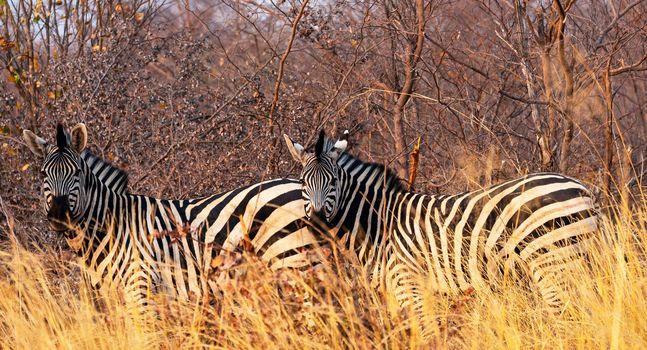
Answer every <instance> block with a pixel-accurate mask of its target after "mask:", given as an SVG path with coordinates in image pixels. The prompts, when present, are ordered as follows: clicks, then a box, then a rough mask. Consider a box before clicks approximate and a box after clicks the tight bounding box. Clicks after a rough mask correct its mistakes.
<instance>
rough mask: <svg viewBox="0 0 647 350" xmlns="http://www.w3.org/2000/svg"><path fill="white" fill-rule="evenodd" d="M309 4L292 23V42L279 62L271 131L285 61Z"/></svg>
mask: <svg viewBox="0 0 647 350" xmlns="http://www.w3.org/2000/svg"><path fill="white" fill-rule="evenodd" d="M308 2H309V0H304V1H303V4H302V5H301V9H300V10H299V14H298V15H297V17H296V18H295V19H294V22H292V33H291V34H290V41H289V42H288V47H287V48H285V52H283V56H281V60H280V61H279V73H278V76H277V77H276V82H275V83H274V97H273V98H272V106H271V107H270V114H269V116H268V118H269V124H270V130H271V129H272V128H273V123H272V120H273V117H274V111H275V110H276V105H277V104H278V103H279V89H280V87H281V80H282V79H283V69H284V67H285V61H286V60H287V59H288V55H289V54H290V50H292V43H294V38H295V37H296V35H297V26H298V25H299V21H300V20H301V17H303V13H304V12H305V10H306V6H308Z"/></svg>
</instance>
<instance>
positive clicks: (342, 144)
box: [328, 130, 348, 160]
mask: <svg viewBox="0 0 647 350" xmlns="http://www.w3.org/2000/svg"><path fill="white" fill-rule="evenodd" d="M346 147H348V130H344V134H343V135H341V137H340V138H339V140H337V142H335V145H334V146H333V148H332V149H331V150H330V151H329V152H328V156H329V157H330V158H332V159H333V160H337V159H339V157H340V156H341V154H342V153H344V151H345V150H346Z"/></svg>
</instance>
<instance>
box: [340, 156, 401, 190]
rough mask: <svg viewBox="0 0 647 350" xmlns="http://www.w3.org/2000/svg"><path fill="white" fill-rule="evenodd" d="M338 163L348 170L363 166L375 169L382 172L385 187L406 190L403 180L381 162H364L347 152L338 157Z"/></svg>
mask: <svg viewBox="0 0 647 350" xmlns="http://www.w3.org/2000/svg"><path fill="white" fill-rule="evenodd" d="M339 165H340V166H341V167H343V168H345V169H346V170H347V171H348V172H350V170H351V169H355V168H359V167H363V168H364V169H371V170H373V169H375V171H378V172H380V173H382V176H383V179H384V180H381V181H380V182H382V183H383V184H384V186H385V188H387V189H392V190H396V191H406V186H405V182H404V180H402V179H401V178H400V177H399V176H398V175H396V173H395V172H393V170H391V168H389V167H388V166H386V165H385V164H381V163H372V162H365V161H363V160H361V159H358V158H356V157H355V156H352V155H350V154H348V153H344V154H342V155H341V157H340V158H339Z"/></svg>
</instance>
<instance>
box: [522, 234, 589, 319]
mask: <svg viewBox="0 0 647 350" xmlns="http://www.w3.org/2000/svg"><path fill="white" fill-rule="evenodd" d="M574 248H575V247H563V248H559V249H556V250H553V251H550V252H548V253H544V254H542V255H539V256H537V257H536V258H535V259H534V260H533V261H531V262H529V267H530V274H531V277H532V281H533V283H534V285H535V286H536V287H537V289H539V292H540V293H541V296H542V298H543V299H544V301H545V302H546V304H547V305H548V308H549V309H550V311H552V312H554V313H563V312H564V311H565V309H566V308H567V307H568V306H569V305H570V303H571V300H572V299H571V296H572V293H574V292H575V291H576V290H575V287H576V286H575V285H574V283H573V280H572V279H573V278H574V276H577V275H578V274H579V273H581V272H582V270H581V267H582V264H581V263H582V259H581V256H574V255H572V254H567V255H564V254H563V253H565V252H566V251H568V252H574V251H575V249H574Z"/></svg>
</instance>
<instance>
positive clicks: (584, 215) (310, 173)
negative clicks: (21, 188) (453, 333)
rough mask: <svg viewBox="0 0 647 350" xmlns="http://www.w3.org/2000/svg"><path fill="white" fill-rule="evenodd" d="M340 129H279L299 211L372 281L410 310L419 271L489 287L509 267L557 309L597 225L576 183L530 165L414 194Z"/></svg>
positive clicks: (428, 278) (442, 286) (451, 284)
mask: <svg viewBox="0 0 647 350" xmlns="http://www.w3.org/2000/svg"><path fill="white" fill-rule="evenodd" d="M347 136H348V131H346V132H345V133H344V135H343V136H342V137H341V138H340V139H339V140H337V141H333V140H331V139H329V138H328V137H326V135H325V133H324V132H323V130H322V131H321V133H320V134H319V138H318V140H317V142H316V144H315V145H314V150H313V149H312V148H308V149H306V148H304V147H303V146H302V145H300V144H298V143H295V142H294V141H293V140H292V139H291V138H290V137H289V136H287V135H284V138H285V141H286V143H287V146H288V150H289V152H290V154H291V156H292V157H293V158H294V159H295V160H296V161H298V162H299V163H301V165H302V166H303V168H302V171H301V175H300V179H301V181H302V187H303V189H302V195H303V200H304V203H305V205H304V211H305V213H304V214H305V215H306V217H307V218H308V219H310V220H313V221H319V222H323V223H326V224H327V225H328V227H329V228H330V230H331V231H330V232H331V235H332V236H333V237H336V238H337V239H338V240H339V242H341V243H342V244H343V245H344V246H345V247H346V248H347V249H348V250H350V251H351V252H354V253H355V254H356V256H357V258H358V260H359V262H360V263H361V264H362V265H363V266H364V267H366V268H367V272H368V276H369V278H370V283H371V286H373V287H378V286H381V287H385V288H386V290H391V291H393V293H394V295H395V297H396V299H397V301H398V302H399V304H400V305H401V306H403V307H404V306H410V307H412V308H413V310H414V311H415V312H416V313H418V314H419V313H420V312H422V310H421V309H422V295H420V290H421V288H419V287H420V285H419V283H421V282H420V281H421V277H422V278H423V280H424V283H427V287H431V289H432V290H434V291H437V292H440V293H443V294H447V295H452V294H453V295H456V294H458V293H461V292H464V291H467V290H471V289H472V288H473V289H474V290H477V291H478V290H479V288H486V287H488V286H489V287H491V288H496V287H497V285H501V282H502V280H501V278H502V277H503V276H508V274H507V273H506V271H510V270H509V269H510V268H513V270H514V271H519V270H521V271H525V272H526V273H527V274H524V275H526V276H529V277H530V279H529V280H530V281H531V283H532V284H531V285H532V286H535V287H536V289H538V290H539V293H540V295H541V297H542V299H543V300H544V301H545V302H546V304H547V305H546V306H547V309H549V310H550V311H552V312H558V311H560V310H563V307H564V305H565V304H564V303H565V302H566V300H567V294H566V289H567V278H566V274H567V272H566V271H570V270H569V268H573V267H574V266H576V265H575V264H577V263H580V262H581V261H582V260H583V259H584V258H585V252H586V249H585V248H586V247H585V246H586V243H587V241H589V240H590V239H591V238H593V237H592V236H593V235H594V234H595V232H596V231H597V221H598V215H597V214H596V210H595V206H594V205H595V203H594V198H593V196H592V194H591V192H590V191H589V190H588V189H587V188H586V187H585V186H584V185H583V184H581V183H580V182H579V181H577V180H574V179H572V178H569V177H567V176H564V175H560V174H556V173H536V174H530V175H526V176H523V177H520V178H517V179H514V180H510V181H507V182H504V183H501V184H498V185H494V186H490V187H486V188H482V189H479V190H476V191H472V192H465V193H460V194H456V195H429V194H420V193H414V192H410V191H408V190H407V189H406V188H405V187H404V185H403V182H402V181H401V180H400V179H399V178H398V177H397V176H396V175H394V174H393V173H392V172H391V171H390V170H389V169H388V168H386V167H385V166H384V165H380V164H375V163H366V162H363V161H361V160H359V159H357V158H355V157H353V156H351V155H349V154H347V153H345V152H344V151H345V150H346V148H347V145H348V141H347ZM506 269H508V270H506ZM515 273H516V272H515ZM420 316H421V317H424V315H420Z"/></svg>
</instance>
